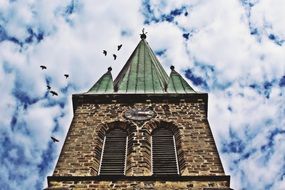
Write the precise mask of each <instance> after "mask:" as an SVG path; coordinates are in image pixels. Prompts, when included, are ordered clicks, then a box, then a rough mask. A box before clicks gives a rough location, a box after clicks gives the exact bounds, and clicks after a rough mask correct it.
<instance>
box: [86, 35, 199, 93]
mask: <svg viewBox="0 0 285 190" xmlns="http://www.w3.org/2000/svg"><path fill="white" fill-rule="evenodd" d="M145 39H146V35H145V33H144V32H143V34H141V41H140V42H139V44H138V45H137V47H136V48H135V50H134V52H133V53H132V54H131V56H130V58H129V59H128V61H127V63H126V64H125V65H124V67H123V69H122V70H121V71H120V73H119V74H118V76H117V78H116V79H115V81H114V82H113V78H112V74H111V70H112V68H111V67H109V68H108V72H106V73H105V74H104V75H103V76H102V77H101V78H100V79H99V80H98V81H97V82H96V83H95V84H94V86H93V87H92V88H91V89H90V90H89V91H88V92H87V94H113V93H116V94H164V93H175V94H187V93H196V92H195V91H194V90H193V88H192V87H191V86H190V85H189V84H188V83H187V82H186V80H184V79H183V77H182V76H181V75H180V74H179V73H177V72H176V71H175V70H174V66H171V67H170V68H171V70H172V71H171V73H170V77H169V76H168V75H167V73H166V72H165V70H164V69H163V67H162V65H161V64H160V62H159V61H158V59H157V58H156V56H155V54H154V53H153V51H152V49H151V48H150V46H149V45H148V43H147V41H146V40H145Z"/></svg>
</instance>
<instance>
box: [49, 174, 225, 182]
mask: <svg viewBox="0 0 285 190" xmlns="http://www.w3.org/2000/svg"><path fill="white" fill-rule="evenodd" d="M51 181H226V182H228V183H230V176H229V175H223V176H179V175H161V176H160V175H159V176H114V175H111V176H108V175H106V176H105V175H104V176H48V183H50V182H51Z"/></svg>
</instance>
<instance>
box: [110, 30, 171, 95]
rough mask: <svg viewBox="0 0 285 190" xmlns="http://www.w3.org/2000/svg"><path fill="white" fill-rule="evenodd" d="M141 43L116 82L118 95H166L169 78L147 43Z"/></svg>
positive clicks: (142, 41) (144, 36)
mask: <svg viewBox="0 0 285 190" xmlns="http://www.w3.org/2000/svg"><path fill="white" fill-rule="evenodd" d="M145 39H146V35H145V33H143V34H141V41H140V42H139V44H138V45H137V47H136V49H135V50H134V52H133V53H132V55H131V57H130V58H129V59H128V61H127V63H126V64H125V65H124V67H123V69H122V70H121V72H120V73H119V75H118V76H117V78H116V80H115V81H114V85H115V92H117V93H164V92H165V90H166V85H167V81H168V79H169V77H168V76H167V74H166V72H165V70H164V69H163V67H162V66H161V64H160V63H159V61H158V59H157V58H156V57H155V55H154V53H153V51H152V50H151V48H150V47H149V45H148V43H147V42H146V40H145Z"/></svg>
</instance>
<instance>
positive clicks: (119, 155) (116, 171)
mask: <svg viewBox="0 0 285 190" xmlns="http://www.w3.org/2000/svg"><path fill="white" fill-rule="evenodd" d="M126 146H127V132H126V131H124V130H122V129H113V130H110V131H109V132H108V133H107V134H106V136H105V138H104V143H103V148H102V154H101V164H100V169H99V175H124V174H125V163H126V150H127V147H126Z"/></svg>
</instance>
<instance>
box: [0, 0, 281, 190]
mask: <svg viewBox="0 0 285 190" xmlns="http://www.w3.org/2000/svg"><path fill="white" fill-rule="evenodd" d="M284 7H285V1H284V0H191V1H181V0H176V1H170V0H169V1H163V0H141V1H134V0H120V1H119V0H117V1H111V0H105V1H95V0H84V1H79V0H60V1H48V0H21V1H17V0H0V93H1V96H0V97H1V98H0V163H1V164H0V181H1V189H5V190H10V189H11V190H17V189H30V190H38V189H42V188H43V187H46V185H47V184H46V177H47V176H48V175H51V174H52V172H53V169H54V167H55V164H56V161H57V158H58V156H59V151H60V150H61V147H62V143H63V141H64V138H65V135H66V132H67V130H68V128H69V125H70V122H71V119H72V104H71V94H73V93H81V92H86V91H87V90H88V89H89V88H90V87H91V86H92V85H93V84H94V82H96V80H98V78H99V77H100V76H101V75H102V74H103V73H105V72H106V71H107V68H108V67H109V66H112V68H113V71H112V73H113V76H114V77H115V76H116V75H117V73H118V72H119V69H121V68H122V66H123V64H124V63H125V62H126V60H127V58H128V57H129V56H130V54H131V52H132V51H133V50H134V48H135V46H136V45H137V43H138V42H139V40H140V39H139V34H140V33H141V29H142V28H145V29H146V31H147V32H148V37H147V41H148V42H149V44H150V46H151V47H152V49H153V50H154V51H155V53H156V54H157V56H158V58H159V60H160V61H161V63H162V64H163V66H164V68H165V69H166V70H167V72H170V69H169V66H170V65H175V67H176V70H177V71H179V72H180V73H181V74H183V76H184V77H185V78H187V79H188V82H189V83H190V84H191V85H192V86H193V88H194V89H195V90H197V91H200V92H207V93H209V120H210V124H211V128H212V131H213V133H214V137H215V140H216V143H217V146H218V149H219V152H220V156H221V159H222V163H223V165H224V168H225V171H226V174H228V175H231V187H232V188H235V189H260V190H263V189H277V190H278V189H285V19H284V18H285V11H284ZM120 43H122V44H123V47H122V49H121V50H120V52H119V53H118V58H117V60H116V61H113V60H112V57H111V56H107V57H105V56H103V54H102V50H103V49H106V50H108V52H109V53H113V52H116V47H117V45H118V44H120ZM40 65H46V66H47V70H41V68H40ZM65 73H69V74H70V77H69V78H68V79H65V77H64V74H65ZM47 85H50V86H51V87H52V89H53V90H55V91H57V92H58V93H59V96H51V94H50V93H48V91H47V88H46V86H47ZM50 136H55V137H57V138H58V139H60V143H58V144H54V143H52V142H51V140H50Z"/></svg>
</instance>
